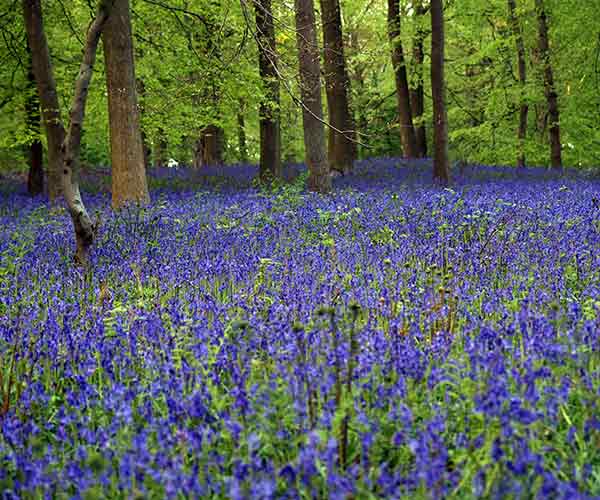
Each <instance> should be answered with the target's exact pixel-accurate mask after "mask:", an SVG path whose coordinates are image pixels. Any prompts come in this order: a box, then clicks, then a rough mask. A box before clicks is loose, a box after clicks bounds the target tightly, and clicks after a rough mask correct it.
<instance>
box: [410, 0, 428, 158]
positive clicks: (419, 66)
mask: <svg viewBox="0 0 600 500" xmlns="http://www.w3.org/2000/svg"><path fill="white" fill-rule="evenodd" d="M414 13H415V22H416V28H415V35H414V38H413V66H414V71H415V80H416V83H415V86H414V88H411V89H410V109H411V112H412V117H413V120H414V123H413V125H414V129H415V140H416V143H417V156H418V157H419V158H425V157H426V156H427V131H426V129H425V121H424V116H423V114H424V113H425V93H424V89H423V61H424V60H425V52H424V50H423V42H424V40H425V30H424V29H423V27H422V26H421V22H422V18H423V16H424V15H425V9H424V8H423V2H422V1H420V0H419V1H417V2H415V7H414Z"/></svg>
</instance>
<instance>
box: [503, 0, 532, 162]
mask: <svg viewBox="0 0 600 500" xmlns="http://www.w3.org/2000/svg"><path fill="white" fill-rule="evenodd" d="M516 10H517V5H516V0H508V12H509V18H510V24H511V27H512V32H513V36H514V37H515V43H516V48H517V62H518V67H519V85H520V87H521V91H520V98H519V100H520V107H519V130H518V132H517V140H518V149H517V166H518V167H520V168H522V167H524V166H525V138H526V137H527V113H528V112H529V106H528V105H527V102H526V100H525V84H526V82H527V74H526V71H527V66H526V64H525V43H524V42H523V32H522V30H521V25H520V23H519V18H518V17H517V14H516Z"/></svg>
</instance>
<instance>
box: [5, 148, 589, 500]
mask: <svg viewBox="0 0 600 500" xmlns="http://www.w3.org/2000/svg"><path fill="white" fill-rule="evenodd" d="M223 172H224V173H223ZM255 174H256V169H255V168H253V167H243V166H238V167H230V168H228V169H225V170H222V171H221V172H217V171H211V170H207V171H203V172H202V173H201V174H199V173H197V172H190V171H189V170H185V169H183V168H180V169H173V170H167V169H164V170H158V171H156V172H154V173H153V174H152V177H151V180H150V183H151V185H152V197H153V203H152V205H151V206H149V207H145V208H139V207H138V208H135V207H131V208H129V209H126V210H124V211H121V212H120V213H117V214H115V213H112V212H111V210H110V208H109V203H110V200H109V195H108V194H107V193H106V192H104V191H103V188H102V187H101V185H102V184H103V183H105V181H106V179H104V178H102V176H101V175H100V174H99V175H98V176H97V177H98V178H90V179H87V181H86V182H87V184H86V193H87V194H86V200H87V201H88V203H89V205H90V207H91V210H92V212H94V213H97V214H98V217H100V220H101V226H100V230H99V234H98V240H97V243H96V245H95V248H94V250H93V252H92V256H91V266H90V269H89V270H88V271H82V270H81V269H78V268H76V267H75V266H74V265H73V262H72V250H73V241H72V235H71V226H70V223H69V219H68V216H67V215H66V213H65V211H64V210H63V209H62V208H56V207H54V208H53V207H49V206H48V204H47V202H46V201H45V200H43V199H31V198H28V197H27V196H26V195H25V194H24V193H23V192H21V191H20V189H22V188H21V187H19V186H16V185H13V184H10V183H6V182H5V185H3V186H2V187H1V188H0V227H1V232H0V355H1V365H0V376H1V378H0V432H1V434H0V492H1V493H0V494H1V495H2V498H7V499H10V498H87V499H93V498H183V497H195V498H198V497H202V498H232V499H238V498H265V499H266V498H285V499H295V498H305V499H312V498H331V499H336V498H339V499H350V498H354V499H359V498H360V499H375V498H400V497H411V498H435V499H438V498H442V497H453V498H461V499H462V498H481V497H485V498H568V499H575V498H598V497H600V204H599V202H598V198H600V181H599V180H598V179H597V178H596V179H594V178H591V177H585V176H583V175H575V174H567V175H563V176H561V177H558V176H553V175H551V174H549V173H548V172H547V171H545V170H542V169H531V170H527V171H526V172H521V173H517V172H516V171H515V170H512V169H508V168H499V167H497V168H492V167H483V166H481V167H469V168H465V169H463V170H462V171H461V172H457V173H456V175H455V182H454V183H453V185H452V188H451V189H448V188H447V189H443V188H439V187H434V186H432V184H431V182H430V176H431V171H430V167H428V166H427V165H424V164H423V165H411V166H410V167H406V166H399V164H398V162H397V161H395V160H391V159H389V160H371V161H366V162H363V163H361V164H360V165H359V166H358V168H357V172H356V173H355V174H354V175H352V176H349V177H343V178H338V179H336V180H335V182H334V184H335V190H334V192H333V194H331V195H329V196H322V195H316V194H311V193H307V192H305V191H303V189H302V181H303V180H304V179H305V177H306V174H305V172H304V171H303V170H302V168H301V167H300V166H297V167H294V168H290V169H288V177H289V179H290V182H288V183H285V184H283V185H282V186H279V187H277V188H273V189H270V190H265V189H258V188H257V187H256V186H254V185H253V183H252V176H254V175H255ZM294 179H295V180H294ZM94 185H95V186H96V189H95V192H91V191H90V190H92V189H93V187H94Z"/></svg>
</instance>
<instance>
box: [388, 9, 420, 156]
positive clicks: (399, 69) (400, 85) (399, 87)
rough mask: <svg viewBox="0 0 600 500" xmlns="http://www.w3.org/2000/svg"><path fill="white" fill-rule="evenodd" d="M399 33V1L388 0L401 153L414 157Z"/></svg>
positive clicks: (414, 140)
mask: <svg viewBox="0 0 600 500" xmlns="http://www.w3.org/2000/svg"><path fill="white" fill-rule="evenodd" d="M400 35H401V18H400V2H399V0H388V36H389V39H390V45H391V48H392V65H393V67H394V75H395V79H396V98H397V100H398V118H399V120H400V139H401V141H402V153H403V155H404V156H406V157H408V158H415V157H417V156H418V152H417V142H416V138H415V129H414V126H413V121H412V111H411V107H410V92H409V88H408V77H407V73H406V61H405V60H404V50H403V48H402V40H401V38H400Z"/></svg>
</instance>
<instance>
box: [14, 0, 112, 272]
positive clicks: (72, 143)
mask: <svg viewBox="0 0 600 500" xmlns="http://www.w3.org/2000/svg"><path fill="white" fill-rule="evenodd" d="M111 6H112V2H111V1H110V0H100V2H99V6H98V13H97V15H96V18H95V19H94V21H93V22H92V24H91V25H90V27H89V29H88V33H87V37H86V44H85V47H84V53H83V59H82V61H81V65H80V67H79V73H78V75H77V80H76V81H75V92H74V95H73V102H72V104H71V111H70V114H69V117H70V121H69V130H68V132H67V133H66V134H65V129H64V126H63V123H62V121H61V120H60V109H59V108H58V98H57V93H56V84H55V82H54V78H53V75H52V64H51V61H50V52H49V50H48V42H47V40H46V33H45V31H44V23H43V18H42V6H41V0H23V13H24V18H25V27H26V31H27V38H28V41H29V46H30V47H31V55H32V66H33V70H34V75H35V80H36V83H37V86H38V93H39V95H40V101H41V103H42V107H43V109H44V113H48V115H49V116H51V117H52V118H53V121H52V122H50V125H51V127H50V130H51V131H52V134H55V136H54V138H56V137H58V136H61V137H64V140H63V142H62V144H61V145H60V150H59V151H60V157H61V158H62V159H63V164H62V165H61V171H62V175H61V178H62V191H63V194H64V197H65V200H66V202H67V207H68V210H69V214H70V215H71V220H72V222H73V227H74V230H75V240H76V245H77V250H76V253H75V260H76V262H77V263H79V264H81V265H86V264H87V261H88V253H89V248H90V247H91V245H92V243H93V242H94V238H95V235H96V226H95V225H94V224H92V221H91V219H90V217H89V215H88V213H87V210H86V208H85V205H84V204H83V200H82V199H81V193H80V191H79V182H78V174H79V153H80V150H81V132H82V126H83V119H84V116H85V104H86V99H87V94H88V90H89V85H90V80H91V78H92V74H93V69H94V63H95V60H96V49H97V48H98V42H99V40H100V35H101V34H102V29H103V28H104V26H105V24H106V21H107V19H108V16H109V12H110V9H111ZM42 96H43V98H42ZM53 102H54V103H55V104H56V106H51V107H48V108H46V107H45V104H46V103H53ZM45 120H46V121H47V122H48V119H47V118H46V117H45ZM47 130H48V128H47ZM48 135H49V140H50V135H51V134H50V133H49V134H48Z"/></svg>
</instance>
